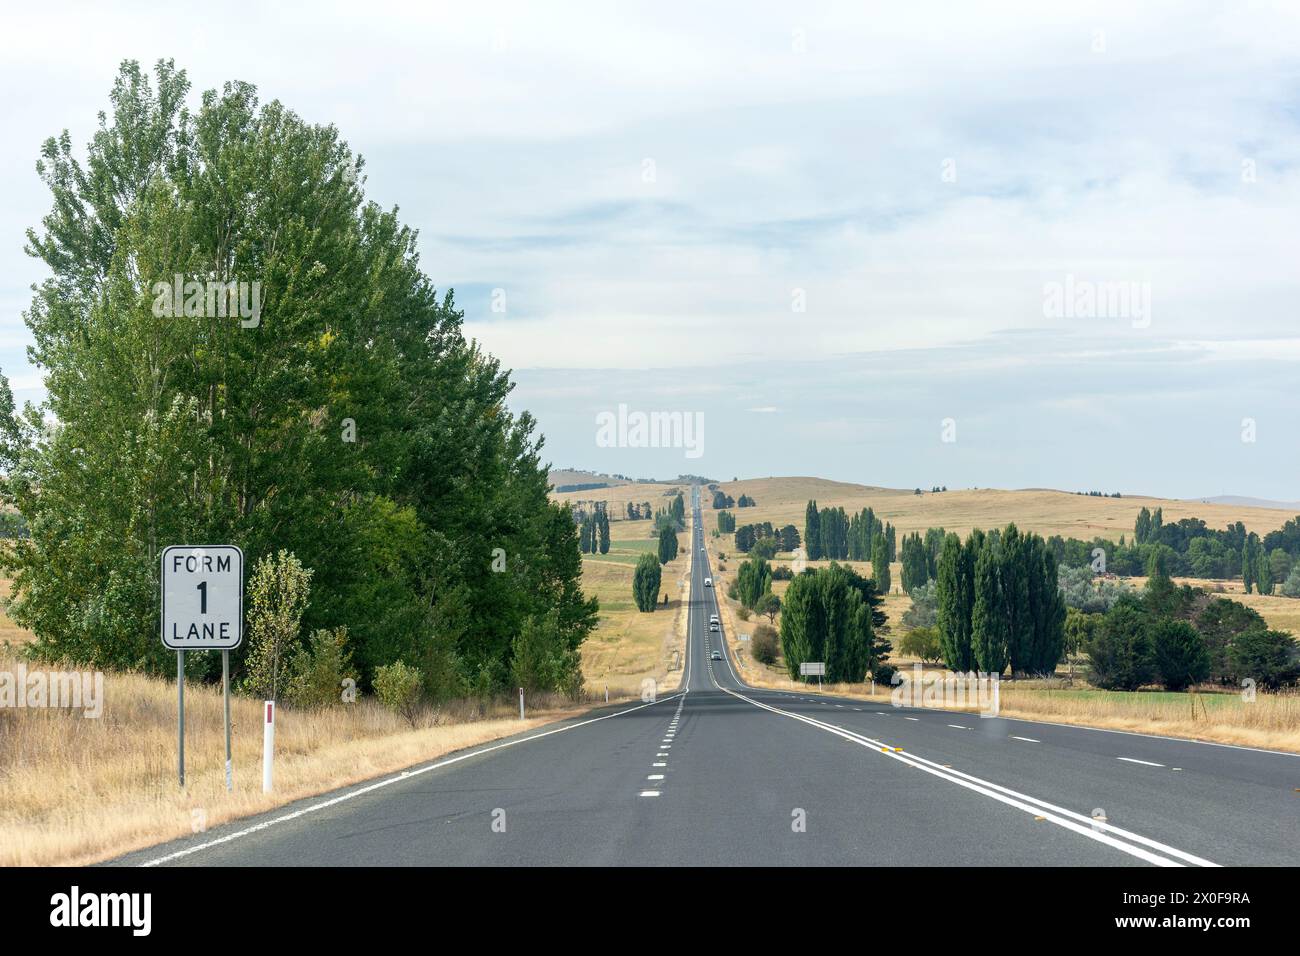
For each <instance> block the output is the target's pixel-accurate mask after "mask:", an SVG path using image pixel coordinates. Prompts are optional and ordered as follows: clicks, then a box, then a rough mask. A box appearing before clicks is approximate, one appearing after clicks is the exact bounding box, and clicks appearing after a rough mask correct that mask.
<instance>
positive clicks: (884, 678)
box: [871, 664, 898, 687]
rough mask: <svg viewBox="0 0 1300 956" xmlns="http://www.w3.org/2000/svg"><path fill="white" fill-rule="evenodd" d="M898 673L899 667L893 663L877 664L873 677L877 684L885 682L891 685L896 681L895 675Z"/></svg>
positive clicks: (887, 685)
mask: <svg viewBox="0 0 1300 956" xmlns="http://www.w3.org/2000/svg"><path fill="white" fill-rule="evenodd" d="M897 673H898V668H897V667H895V666H894V665H893V664H877V665H876V667H875V669H874V670H872V672H871V679H872V680H874V681H875V682H876V683H877V684H884V685H885V686H886V687H890V686H892V685H893V683H894V675H895V674H897Z"/></svg>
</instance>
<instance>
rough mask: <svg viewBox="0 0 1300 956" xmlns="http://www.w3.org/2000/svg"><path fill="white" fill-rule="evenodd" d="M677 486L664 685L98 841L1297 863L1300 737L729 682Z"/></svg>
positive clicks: (405, 858) (599, 858)
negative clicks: (1113, 725) (357, 776)
mask: <svg viewBox="0 0 1300 956" xmlns="http://www.w3.org/2000/svg"><path fill="white" fill-rule="evenodd" d="M693 507H694V508H695V522H694V527H695V529H696V530H695V531H694V532H693V534H694V536H695V540H694V541H693V543H692V544H691V547H693V548H694V549H695V561H694V562H693V572H692V578H691V590H690V609H689V635H688V644H687V659H686V667H685V675H684V677H685V680H684V686H683V688H682V689H681V690H680V691H679V692H677V693H669V694H666V695H664V696H662V697H660V698H659V699H657V700H656V701H654V702H653V703H643V704H625V705H621V706H610V707H605V708H600V709H598V710H596V711H594V712H593V713H591V714H590V715H588V716H586V717H584V718H579V719H574V720H569V721H566V722H563V723H561V724H557V725H553V726H549V727H546V728H542V729H540V730H535V731H533V732H531V733H526V734H521V735H519V736H517V737H513V738H508V739H506V740H503V741H498V742H496V743H493V744H488V745H484V746H482V747H478V748H474V749H472V750H470V751H468V752H465V753H462V754H455V755H451V756H450V757H447V758H443V759H441V760H438V761H435V762H433V763H431V764H427V765H424V766H422V767H416V768H412V770H411V771H409V772H407V773H405V774H398V775H394V776H390V777H386V778H382V779H380V780H378V781H373V782H371V783H368V784H362V785H359V786H355V787H350V788H346V789H344V790H340V791H336V792H334V793H331V794H326V795H324V796H321V797H316V798H312V799H309V800H304V801H300V802H298V803H295V804H292V805H290V806H289V807H286V808H281V809H279V810H276V811H273V812H270V813H267V814H264V815H261V816H259V817H254V818H251V819H246V820H242V821H238V822H236V823H232V824H230V825H227V826H223V827H219V828H215V829H213V830H210V831H208V832H207V833H203V834H199V835H196V836H194V837H191V838H187V839H184V840H178V841H175V842H173V843H169V844H165V845H162V846H158V847H154V848H152V849H149V850H146V851H142V852H139V853H134V854H131V855H129V856H127V857H123V858H121V859H120V860H118V861H115V862H117V863H123V864H134V865H140V864H143V865H153V866H158V865H162V866H194V865H200V866H201V865H239V866H305V865H312V866H367V865H385V866H397V865H447V864H458V865H499V866H546V865H621V864H627V865H656V866H657V865H691V864H708V865H799V866H806V865H820V864H826V865H843V864H850V865H853V864H856V865H919V866H961V865H1008V866H1015V865H1032V866H1081V865H1105V866H1111V865H1114V866H1149V865H1156V866H1212V865H1283V864H1285V865H1295V864H1297V863H1300V791H1297V788H1300V757H1297V756H1295V755H1289V754H1280V753H1272V752H1268V751H1259V750H1250V749H1245V748H1236V747H1226V746H1216V745H1209V744H1200V743H1195V742H1190V741H1180V740H1173V739H1167V738H1160V737H1150V736H1142V735H1136V734H1125V733H1117V732H1108V731H1100V730H1091V729H1086V728H1076V727H1065V726H1058V725H1052V724H1044V723H1034V722H1027V721H1018V720H1010V719H1005V718H1001V717H990V718H981V717H979V716H978V715H971V714H959V713H951V712H944V711H935V710H930V709H911V708H895V707H892V706H889V705H883V706H882V705H880V704H871V703H864V702H863V701H858V700H852V699H847V698H837V697H832V696H826V695H822V694H820V693H818V692H817V691H816V690H815V688H813V689H810V690H809V691H807V692H802V693H789V692H783V691H773V690H758V689H752V688H749V687H747V686H745V685H744V684H743V683H742V682H741V681H740V680H739V679H738V678H737V676H736V671H735V669H734V667H733V664H732V661H731V660H730V658H729V657H728V656H727V652H726V650H725V648H724V644H723V642H722V641H721V640H720V639H719V637H718V635H717V634H710V632H709V629H708V621H709V615H710V614H712V613H715V612H716V604H715V598H714V594H713V591H712V589H710V588H706V587H705V586H704V578H705V577H706V576H707V575H709V573H710V571H709V565H708V561H707V556H706V555H705V553H704V552H702V551H701V550H700V547H701V544H702V534H701V528H702V523H701V515H700V513H699V510H698V502H693ZM715 649H716V650H719V651H721V652H722V653H723V655H724V659H723V660H721V661H714V660H711V659H710V658H711V653H712V651H713V650H715Z"/></svg>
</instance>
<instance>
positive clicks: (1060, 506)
mask: <svg viewBox="0 0 1300 956" xmlns="http://www.w3.org/2000/svg"><path fill="white" fill-rule="evenodd" d="M719 487H720V488H722V489H723V490H724V491H726V493H727V494H729V495H731V496H732V497H734V498H739V497H740V496H741V495H742V494H746V495H749V496H750V497H752V498H754V500H756V501H757V502H758V506H757V507H755V508H742V509H732V510H733V512H734V513H735V515H736V523H737V524H742V525H743V524H751V523H754V522H761V521H770V522H772V524H774V525H777V526H778V527H779V526H781V525H786V524H793V525H794V526H795V527H796V528H798V529H799V532H800V533H801V534H802V533H803V522H804V509H805V508H806V507H807V505H808V500H809V499H816V501H817V505H818V506H819V507H821V508H830V507H843V508H844V510H845V511H847V512H850V513H852V512H855V511H861V510H862V509H863V508H865V507H870V508H872V509H873V510H874V511H875V513H876V515H877V516H878V517H880V518H881V519H882V520H885V521H890V522H892V523H893V525H894V527H896V528H897V529H898V533H899V535H900V538H901V536H902V535H903V534H905V533H910V532H913V531H921V532H924V531H925V529H926V528H929V527H942V528H944V529H946V530H948V531H956V532H957V533H958V534H961V535H962V536H963V537H964V536H965V535H966V534H968V533H969V532H970V530H971V529H972V528H995V527H1001V526H1002V525H1005V524H1006V523H1007V522H1009V521H1014V522H1015V523H1016V524H1017V525H1018V526H1019V527H1020V528H1021V530H1029V531H1037V532H1038V533H1039V534H1041V535H1043V536H1044V537H1048V536H1050V535H1053V534H1060V535H1064V536H1066V537H1075V538H1083V539H1085V540H1091V539H1092V538H1093V537H1095V536H1098V535H1100V536H1101V537H1104V538H1112V539H1118V538H1119V536H1120V535H1121V534H1123V535H1127V536H1129V537H1130V538H1131V537H1132V535H1133V524H1134V522H1135V521H1136V519H1137V514H1138V511H1139V510H1141V508H1142V507H1143V506H1145V507H1147V508H1151V509H1155V508H1163V509H1164V520H1165V522H1166V523H1169V522H1173V521H1177V520H1178V519H1179V518H1187V517H1196V518H1203V519H1205V521H1206V523H1207V524H1209V526H1210V527H1212V528H1223V527H1227V525H1228V524H1230V523H1232V522H1235V521H1242V522H1244V523H1245V525H1246V527H1247V529H1248V530H1250V531H1256V532H1258V533H1259V534H1260V535H1263V534H1265V533H1267V532H1269V531H1272V530H1274V529H1276V528H1280V527H1281V526H1282V524H1283V523H1284V522H1285V521H1286V520H1287V519H1288V518H1293V517H1295V515H1294V514H1292V513H1291V512H1290V511H1279V510H1274V509H1270V508H1250V507H1245V506H1240V505H1218V504H1202V503H1200V502H1197V501H1175V500H1169V499H1163V498H1148V497H1125V498H1090V497H1088V496H1087V495H1076V494H1073V493H1070V492H1064V491H1050V490H1046V489H1037V488H1031V489H1024V490H1021V491H1000V490H997V489H986V488H981V489H977V490H950V491H944V492H940V493H938V494H931V493H929V492H927V493H925V494H923V495H916V494H913V493H912V491H910V490H907V489H898V488H873V487H869V486H866V485H855V484H849V483H846V482H840V481H827V480H825V479H822V478H799V477H793V478H755V479H750V480H746V481H730V482H724V483H722V484H721V485H719ZM709 504H710V498H709V496H708V495H707V494H706V496H705V499H704V505H705V508H704V522H705V528H706V530H710V531H711V530H712V529H714V528H716V527H717V524H716V520H715V518H714V514H716V512H713V511H712V509H711V508H710V507H709ZM724 540H726V541H727V545H726V546H725V547H724V550H728V549H730V548H733V547H734V541H732V540H731V536H730V535H728V536H726V538H725V539H724Z"/></svg>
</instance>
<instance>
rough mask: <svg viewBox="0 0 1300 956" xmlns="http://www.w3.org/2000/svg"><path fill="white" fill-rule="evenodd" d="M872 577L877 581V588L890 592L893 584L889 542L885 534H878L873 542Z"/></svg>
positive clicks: (883, 592)
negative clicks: (890, 572)
mask: <svg viewBox="0 0 1300 956" xmlns="http://www.w3.org/2000/svg"><path fill="white" fill-rule="evenodd" d="M871 577H872V579H873V580H875V582H876V590H877V591H879V592H880V593H881V594H888V593H889V589H890V587H891V586H892V585H891V583H890V580H889V543H888V542H887V541H886V540H885V536H884V535H883V534H877V535H876V537H875V538H874V539H873V540H872V542H871Z"/></svg>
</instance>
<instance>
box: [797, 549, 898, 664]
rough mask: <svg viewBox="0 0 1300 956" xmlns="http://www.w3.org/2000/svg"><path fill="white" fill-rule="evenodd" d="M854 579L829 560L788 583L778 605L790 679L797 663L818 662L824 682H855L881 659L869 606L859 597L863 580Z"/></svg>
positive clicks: (881, 651) (882, 655)
mask: <svg viewBox="0 0 1300 956" xmlns="http://www.w3.org/2000/svg"><path fill="white" fill-rule="evenodd" d="M855 577H856V576H855V575H854V574H853V573H852V572H851V571H850V570H849V569H848V568H845V567H844V566H843V565H841V564H837V563H833V564H831V566H830V567H828V568H819V569H817V570H815V571H810V572H808V573H805V574H800V575H797V576H796V577H795V578H794V580H793V581H791V582H790V587H789V588H788V589H787V590H786V592H785V597H784V599H783V602H782V609H781V649H782V654H783V656H784V657H785V662H786V669H787V671H788V673H789V674H790V677H791V679H792V680H795V679H798V678H799V665H800V664H802V663H806V662H809V661H822V662H824V663H825V664H826V679H827V680H828V681H830V682H832V683H834V682H840V681H845V682H852V683H857V682H860V681H861V680H862V679H863V678H864V677H865V675H866V674H867V672H868V670H869V669H870V668H871V667H873V666H874V665H875V664H876V663H877V662H878V661H880V660H882V659H883V657H884V653H883V649H882V648H881V647H880V645H879V643H878V642H877V641H876V639H875V635H874V629H873V624H872V610H871V606H870V604H869V603H868V602H866V601H864V600H863V596H862V590H861V587H862V586H865V584H866V582H865V581H861V579H857V580H856V581H855ZM858 581H861V584H859V583H858Z"/></svg>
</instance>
